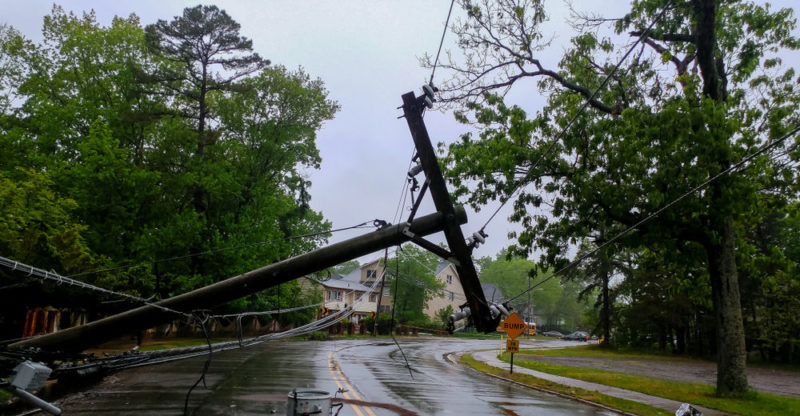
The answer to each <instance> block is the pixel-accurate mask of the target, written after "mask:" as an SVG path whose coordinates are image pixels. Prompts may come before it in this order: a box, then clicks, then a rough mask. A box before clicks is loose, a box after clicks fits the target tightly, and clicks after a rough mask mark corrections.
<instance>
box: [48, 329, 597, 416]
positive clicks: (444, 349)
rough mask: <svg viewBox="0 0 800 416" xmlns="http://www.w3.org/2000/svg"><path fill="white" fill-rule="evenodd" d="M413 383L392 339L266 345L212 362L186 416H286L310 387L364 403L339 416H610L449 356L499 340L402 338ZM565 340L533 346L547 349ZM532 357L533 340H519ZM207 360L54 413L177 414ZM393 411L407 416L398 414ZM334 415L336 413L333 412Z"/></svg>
mask: <svg viewBox="0 0 800 416" xmlns="http://www.w3.org/2000/svg"><path fill="white" fill-rule="evenodd" d="M398 341H399V342H400V345H401V347H402V348H403V352H404V353H405V355H406V356H407V358H408V362H409V365H410V368H411V373H412V374H413V377H412V375H410V374H409V370H408V368H407V367H406V364H405V360H404V359H403V356H402V354H401V352H400V350H398V349H397V347H396V346H395V345H394V343H393V342H392V341H391V339H378V340H363V339H359V340H343V341H327V342H313V341H285V342H271V343H265V344H262V345H259V346H255V347H251V348H248V349H245V350H234V351H227V352H223V353H219V354H215V355H214V356H213V358H212V362H211V366H210V367H209V371H208V373H207V374H206V386H207V388H204V387H203V385H202V383H201V384H200V385H199V386H198V387H197V388H196V389H195V390H194V391H193V392H192V394H191V396H190V398H189V405H188V408H189V414H196V415H269V414H278V415H284V414H286V401H287V399H288V392H289V391H291V389H292V388H294V387H301V388H314V389H317V390H324V391H327V392H331V393H334V392H336V391H337V389H339V388H344V389H346V390H348V391H347V392H345V393H343V394H338V396H339V397H342V396H343V397H344V398H346V399H350V400H360V401H363V402H369V403H370V404H369V405H363V404H362V405H354V404H345V405H344V407H343V409H342V410H341V412H340V413H339V415H340V416H349V415H355V416H383V415H398V414H419V415H610V414H613V413H610V412H608V411H606V410H602V409H598V408H595V407H592V406H587V405H584V404H581V403H577V402H574V401H571V400H568V399H563V398H559V397H556V396H552V395H549V394H545V393H541V392H538V391H535V390H531V389H528V388H524V387H520V386H517V385H514V384H511V383H507V382H504V381H501V380H497V379H494V378H490V377H488V376H485V375H483V374H481V373H478V372H476V371H474V370H472V369H470V368H467V367H465V366H463V365H461V364H457V363H456V358H455V356H454V354H458V353H462V352H468V351H472V350H478V349H488V348H499V347H500V341H499V340H465V339H455V338H432V337H418V338H400V339H398ZM559 343H563V341H536V342H535V344H536V345H537V346H541V347H554V346H557V345H559ZM521 344H522V345H521V347H523V348H530V347H531V346H532V344H534V341H527V340H523V341H522V343H521ZM204 361H205V359H204V358H193V359H188V360H183V361H177V362H172V363H167V364H161V365H155V366H148V367H141V368H135V369H129V370H125V371H122V372H119V373H116V374H115V375H113V376H110V377H107V378H106V379H104V380H103V381H102V382H101V383H99V384H97V385H95V386H93V387H92V388H91V389H89V390H86V391H83V392H81V393H77V394H73V395H71V396H69V397H67V398H65V399H63V400H61V401H60V402H61V403H60V404H61V405H62V408H63V410H64V414H65V415H86V414H91V415H98V414H114V415H180V414H183V407H184V400H185V398H186V393H187V391H188V390H189V387H190V386H191V385H192V384H193V383H194V382H195V381H196V380H197V379H198V377H199V376H200V374H201V370H202V368H203V363H204ZM398 407H401V408H403V409H406V410H408V411H410V412H412V413H401V412H400V411H399V410H398ZM334 413H335V412H334Z"/></svg>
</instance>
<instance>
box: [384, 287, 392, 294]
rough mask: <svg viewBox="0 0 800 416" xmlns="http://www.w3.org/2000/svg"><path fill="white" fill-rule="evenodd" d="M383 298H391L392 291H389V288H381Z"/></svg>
mask: <svg viewBox="0 0 800 416" xmlns="http://www.w3.org/2000/svg"><path fill="white" fill-rule="evenodd" d="M383 296H392V291H391V290H389V286H386V287H385V288H383Z"/></svg>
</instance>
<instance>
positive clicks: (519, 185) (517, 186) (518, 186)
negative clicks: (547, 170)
mask: <svg viewBox="0 0 800 416" xmlns="http://www.w3.org/2000/svg"><path fill="white" fill-rule="evenodd" d="M673 1H674V0H669V1H668V2H667V4H665V5H664V7H663V8H662V9H661V12H660V13H659V14H658V15H657V16H656V17H655V19H653V21H652V22H651V23H650V25H649V26H648V27H647V29H645V31H644V32H642V34H641V35H639V37H637V38H636V41H635V42H633V45H631V46H630V48H628V51H627V52H625V54H624V55H623V56H622V58H620V60H619V62H617V64H616V65H615V66H614V68H612V69H611V72H609V73H608V75H607V76H606V77H605V79H603V82H601V83H600V85H599V86H598V87H597V88H596V89H595V90H594V92H592V94H591V95H590V96H589V98H587V99H586V100H585V101H584V103H583V105H581V108H580V109H578V112H577V113H575V115H574V116H573V117H572V118H571V119H570V120H569V122H568V123H567V125H566V126H564V128H562V129H561V131H560V132H559V133H558V134H557V135H556V137H555V138H554V139H553V140H552V141H551V142H550V145H549V146H548V147H547V149H546V150H545V151H544V153H542V155H541V156H539V158H538V159H537V160H536V162H535V163H534V164H533V165H532V166H531V167H530V168H528V171H527V173H525V175H524V176H523V177H522V178H521V179H520V180H519V181H517V183H516V184H514V188H513V190H512V191H511V193H510V194H509V195H508V197H507V198H505V199H504V200H503V201H502V202H501V203H500V206H499V207H497V209H496V210H495V211H494V212H493V213H492V215H491V216H490V217H489V219H488V220H487V221H486V223H484V224H483V226H482V227H481V228H480V230H481V231H484V230H485V229H486V226H487V225H489V223H490V222H491V221H492V220H493V219H494V217H495V216H496V215H497V213H499V212H500V210H501V209H503V207H504V206H505V205H506V203H508V201H510V200H511V199H512V198H513V197H514V195H516V193H517V191H519V190H520V189H522V185H524V183H525V182H526V181H527V178H528V176H529V175H530V174H531V172H532V171H533V169H535V168H536V167H537V166H538V165H539V163H540V162H541V161H542V160H544V158H545V156H547V154H549V153H550V152H551V151H552V150H553V148H555V145H556V143H558V142H559V141H560V140H561V139H562V138H563V137H564V135H565V134H566V133H567V132H568V131H569V129H570V128H572V125H573V124H574V123H575V121H577V120H578V117H580V115H581V114H582V113H583V112H584V111H585V110H586V108H588V107H589V103H590V102H591V101H592V100H593V99H594V98H595V97H596V96H597V94H599V93H600V90H602V89H603V87H605V86H606V84H607V83H608V81H609V80H610V79H611V78H612V77H613V76H614V74H616V73H617V70H618V69H619V67H620V65H622V63H623V62H625V60H626V59H628V56H630V54H631V53H632V52H633V50H634V49H636V46H637V45H639V43H640V42H641V41H642V39H644V38H646V37H647V35H648V34H649V33H650V31H651V30H652V29H653V26H655V24H656V23H658V21H659V20H661V18H662V17H664V14H665V13H666V12H667V10H669V8H670V6H671V5H672V2H673Z"/></svg>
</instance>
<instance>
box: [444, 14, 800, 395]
mask: <svg viewBox="0 0 800 416" xmlns="http://www.w3.org/2000/svg"><path fill="white" fill-rule="evenodd" d="M673 3H674V4H673V5H671V6H670V7H668V8H667V9H663V7H664V5H663V2H660V1H654V0H643V1H635V2H634V3H633V5H632V7H631V12H630V13H628V14H627V15H626V16H624V17H623V18H620V19H597V20H584V23H585V24H584V25H582V26H580V27H579V28H578V29H579V33H578V34H577V35H576V37H574V38H573V39H572V47H571V48H570V49H569V50H568V51H567V52H566V53H565V56H564V58H563V59H562V61H561V62H560V65H559V69H558V70H554V69H550V68H546V67H544V65H543V64H542V63H541V62H540V61H539V59H537V55H538V52H539V51H540V50H541V48H543V47H544V46H545V43H544V42H542V35H541V33H540V32H539V30H538V25H539V23H541V22H542V21H543V19H544V18H545V17H544V16H545V15H544V9H543V5H542V2H540V1H536V0H530V1H527V2H523V3H521V4H519V3H518V2H513V1H499V2H490V1H481V2H479V3H473V2H471V1H464V2H462V6H463V7H464V8H465V9H466V10H467V14H468V17H467V20H466V21H465V22H463V24H462V25H460V26H458V27H457V28H456V29H455V32H456V34H457V35H458V36H459V45H460V46H461V47H462V48H463V49H464V54H465V57H466V58H465V59H464V60H463V62H451V63H450V64H449V65H448V66H449V67H450V68H451V69H452V70H453V71H454V73H455V76H454V77H453V79H452V80H451V82H450V83H448V84H447V85H445V86H444V88H443V91H445V92H446V93H447V94H449V95H448V97H449V99H450V100H466V109H467V110H469V111H472V113H473V116H472V117H473V118H472V119H469V117H468V116H467V115H466V114H464V113H458V114H457V116H458V117H459V119H461V120H462V121H471V120H472V121H476V122H477V123H478V125H479V126H480V132H479V136H480V138H479V139H478V140H475V139H474V138H473V137H472V135H470V134H467V135H465V136H464V137H463V139H462V141H461V142H458V143H455V144H453V145H451V146H450V147H449V149H448V150H449V153H448V156H447V157H446V158H445V163H447V164H448V165H449V166H450V167H452V169H451V170H450V173H449V175H450V178H451V180H452V181H453V183H454V184H455V185H456V186H457V188H458V191H457V192H456V194H457V195H461V196H464V195H468V200H469V201H470V202H471V203H473V205H480V204H483V203H485V202H486V201H488V200H490V199H493V198H509V197H511V195H512V194H513V193H514V191H515V190H517V189H518V188H520V187H521V188H522V192H521V193H520V195H519V197H518V198H517V199H516V201H515V205H514V208H515V210H514V214H513V215H512V217H511V218H512V219H513V220H516V221H519V222H521V223H522V225H523V226H524V229H523V231H522V232H520V233H519V235H518V241H519V246H518V251H519V252H521V253H523V254H525V253H529V252H530V251H531V250H532V249H533V248H541V249H544V250H545V254H543V255H542V257H541V260H540V261H541V263H542V265H544V266H549V267H555V268H556V269H559V268H560V267H561V266H563V265H564V264H566V262H565V260H566V259H564V255H563V253H565V252H566V248H567V246H568V244H570V242H574V241H575V239H578V238H582V237H583V236H585V235H586V234H587V233H590V232H592V231H598V230H602V229H612V228H616V229H624V228H627V227H634V228H635V230H636V232H635V233H632V234H628V235H627V236H626V237H624V238H622V239H620V240H619V241H618V242H617V244H619V245H620V246H622V247H628V248H630V249H631V250H634V251H636V250H640V249H641V248H642V247H650V248H656V249H657V250H658V251H659V252H665V253H668V256H665V257H664V258H663V259H662V260H664V261H676V262H680V261H681V260H680V253H682V252H691V253H696V252H697V248H700V249H701V250H702V252H703V256H702V258H699V259H698V258H693V259H694V260H696V261H699V262H701V263H702V264H703V265H704V271H705V273H707V275H708V277H709V279H710V282H711V288H712V294H713V296H712V298H713V300H714V302H713V305H714V313H715V316H716V331H717V333H716V340H717V355H718V371H717V374H718V378H717V392H718V394H729V393H730V394H740V393H742V392H743V391H744V390H746V388H747V379H746V375H745V356H746V351H745V339H744V331H743V327H742V315H741V307H740V296H739V288H738V280H739V279H738V274H737V264H736V261H735V252H736V251H735V248H736V241H737V230H736V229H737V224H741V222H742V221H744V220H745V219H746V218H748V217H750V216H753V215H757V213H755V212H754V210H753V208H754V207H755V206H756V205H757V204H756V203H755V202H756V201H757V199H758V197H759V194H758V191H759V187H760V184H761V183H764V182H765V181H767V180H768V179H767V178H768V177H769V176H770V175H773V174H781V175H783V174H785V173H784V171H785V167H782V166H780V165H778V164H774V163H773V162H772V160H770V159H769V158H767V157H760V158H757V159H756V160H755V161H754V162H752V163H751V166H752V168H751V169H749V170H746V171H742V172H739V173H737V174H735V175H727V176H723V177H721V178H718V179H716V180H715V181H713V182H711V183H710V184H709V185H708V187H707V188H706V189H705V190H704V191H703V192H700V193H695V194H692V195H690V196H688V197H687V198H684V199H683V200H682V202H681V203H680V204H679V205H676V206H672V207H671V208H670V209H669V210H668V211H666V212H664V213H662V214H660V215H659V217H658V219H657V220H655V221H649V222H641V220H643V219H644V218H647V217H648V216H649V215H651V214H653V213H656V212H659V210H660V209H661V208H663V207H665V206H666V204H667V203H669V202H671V201H674V200H677V199H678V198H679V197H681V196H682V195H683V194H684V193H685V192H686V191H687V190H689V189H692V187H694V186H697V185H699V184H700V183H702V182H703V181H704V180H706V179H707V178H709V177H712V176H714V175H717V174H718V173H719V172H721V171H723V170H725V169H727V168H728V167H730V166H732V165H733V164H734V163H736V162H737V161H738V160H739V159H741V158H742V157H743V156H744V155H746V154H749V153H752V152H753V151H754V149H756V148H757V147H758V146H760V145H761V144H763V143H767V142H769V141H770V140H775V139H777V138H779V137H781V136H782V135H783V134H784V133H785V132H787V131H789V130H790V128H791V127H790V126H791V125H792V124H793V123H794V122H796V121H797V120H798V110H797V107H796V106H795V107H792V105H794V104H791V103H796V102H797V99H798V94H797V91H796V90H795V89H794V88H792V86H791V79H792V77H793V75H792V74H793V71H792V70H791V69H789V70H786V71H785V72H779V71H781V67H780V59H779V57H778V52H779V48H790V49H796V48H797V47H798V41H797V40H796V39H795V38H794V37H793V36H792V35H791V31H792V29H793V28H794V20H793V19H791V10H779V11H776V12H772V11H770V10H769V8H768V7H761V6H756V5H753V4H749V3H744V2H726V3H724V4H720V2H718V1H716V0H695V1H676V2H673ZM662 12H663V16H662V15H661V13H662ZM609 21H610V22H614V24H615V25H614V29H615V30H616V32H617V34H619V35H622V34H623V33H624V32H627V34H628V35H630V36H631V37H632V39H638V38H641V45H640V46H638V47H637V52H636V53H635V54H634V58H632V59H628V60H627V61H625V62H624V63H623V67H622V68H620V70H619V71H616V72H613V70H614V63H612V62H613V61H612V58H614V57H613V56H612V55H613V51H614V49H615V46H614V43H613V42H612V41H611V39H610V38H601V37H599V36H598V34H597V32H596V31H595V30H594V29H595V28H596V27H597V25H598V24H602V22H609ZM598 22H599V23H598ZM651 22H654V24H655V26H654V28H653V30H652V31H649V32H647V33H645V29H646V28H647V27H648V25H649V24H650V23H651ZM614 61H615V59H614ZM692 64H693V65H694V68H696V69H697V71H691V70H689V66H690V65H692ZM775 74H777V76H772V75H775ZM526 78H533V79H538V81H539V83H538V86H539V87H540V90H541V91H543V92H546V93H547V94H549V96H548V104H547V105H546V106H545V107H544V109H542V110H541V111H540V112H539V113H537V114H536V116H534V117H532V118H529V117H528V115H527V114H526V113H525V111H523V110H522V109H521V108H519V107H516V106H507V105H506V104H505V103H504V102H503V100H502V98H501V97H499V96H496V95H492V94H491V92H492V91H494V90H496V89H498V88H511V87H516V86H517V85H519V84H517V82H518V81H520V80H522V79H526ZM606 78H609V82H607V83H605V82H604V80H605V79H606ZM767 80H769V81H767ZM777 85H780V87H777ZM596 89H599V93H598V94H596V95H595V94H593V91H594V90H596ZM754 91H757V93H754ZM759 94H760V95H761V97H762V99H757V98H756V97H757V95H759ZM583 102H587V103H588V108H587V109H586V110H585V111H582V110H581V108H582V104H583ZM790 175H793V174H791V173H790ZM467 180H475V181H480V183H481V186H479V187H478V188H477V189H475V190H474V191H471V190H469V189H468V188H467V186H466V185H465V182H466V181H467ZM543 204H546V205H549V206H550V207H551V210H550V212H549V215H534V214H532V213H534V212H537V211H536V209H538V208H539V207H540V206H541V205H543Z"/></svg>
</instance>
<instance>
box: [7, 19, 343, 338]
mask: <svg viewBox="0 0 800 416" xmlns="http://www.w3.org/2000/svg"><path fill="white" fill-rule="evenodd" d="M239 29H240V27H239V24H238V23H236V22H235V21H234V20H233V19H232V18H231V17H230V16H229V15H228V14H227V13H226V12H225V11H224V10H220V9H218V8H217V7H215V6H196V7H190V8H186V9H185V10H184V11H183V13H182V15H180V16H175V17H174V18H173V19H172V20H169V21H166V20H159V21H158V22H156V23H154V24H151V25H147V26H146V27H143V26H142V25H141V23H140V21H139V18H138V17H137V16H136V15H130V16H128V17H115V18H114V19H113V21H112V22H111V24H110V25H108V26H104V25H101V24H99V23H98V22H97V20H96V17H95V15H94V12H85V13H83V14H82V15H80V16H79V15H76V14H74V13H71V12H70V13H67V12H65V11H64V10H63V9H62V8H61V7H58V6H54V7H53V9H52V11H51V13H50V14H49V15H47V16H46V17H45V18H44V21H43V25H42V35H43V39H42V41H41V42H39V43H36V42H33V41H31V40H29V39H26V38H25V37H24V36H22V35H21V34H20V33H19V32H18V31H17V30H16V29H15V28H13V27H12V26H8V25H5V26H0V149H2V150H1V151H0V253H2V255H3V256H7V257H10V258H13V259H14V260H16V261H19V262H23V263H27V264H31V265H34V266H36V267H40V268H43V269H46V270H53V271H56V272H57V273H60V274H62V275H66V276H73V277H75V278H76V279H79V280H83V281H86V282H89V283H92V284H96V285H99V286H102V287H105V288H108V289H112V290H116V291H121V292H125V293H130V294H134V295H137V296H142V297H148V298H152V299H159V298H165V297H169V296H172V295H175V294H178V293H181V292H185V291H188V290H191V289H193V288H196V287H199V286H203V285H206V284H209V283H212V282H215V281H219V280H222V279H225V278H227V277H230V276H234V275H236V274H239V273H242V272H245V271H248V270H251V269H254V268H256V267H260V266H263V265H265V264H269V263H272V262H275V261H277V260H280V259H284V258H286V257H289V256H292V255H296V254H299V253H302V252H306V251H308V250H311V249H313V248H315V247H316V246H317V245H318V244H319V243H320V242H322V241H324V240H325V235H324V233H323V234H322V235H320V236H318V237H314V238H304V239H287V237H290V236H294V235H299V234H308V233H317V232H324V231H326V230H329V229H330V224H329V223H328V222H327V221H326V220H325V219H324V218H323V216H322V214H321V213H320V212H315V211H314V210H312V209H311V208H310V207H309V194H308V188H309V186H310V183H309V181H308V180H307V178H306V176H305V175H304V171H305V170H307V169H312V168H319V164H320V155H319V151H318V150H317V147H316V144H315V140H316V134H317V131H318V130H319V129H320V127H321V126H322V124H323V123H324V122H325V121H327V120H330V119H332V118H333V116H334V114H335V113H336V111H337V110H338V108H339V106H338V104H337V103H336V102H335V101H333V100H331V99H330V98H329V97H328V92H327V91H326V89H325V86H324V84H323V82H322V81H321V80H319V79H317V78H314V77H312V76H310V75H309V74H307V73H305V72H304V71H303V70H302V69H296V70H290V69H287V68H285V67H283V66H280V65H276V64H272V63H270V61H269V60H267V59H264V58H262V57H261V56H259V55H258V54H257V53H254V52H253V45H252V41H251V40H249V39H247V38H245V37H244V36H241V35H240V33H239ZM0 277H2V279H3V281H4V283H3V285H2V286H4V289H8V288H10V287H12V286H14V287H18V286H20V285H22V286H25V285H28V286H31V285H32V283H31V282H28V281H26V280H25V279H24V278H20V277H19V276H14V275H12V274H9V273H7V272H6V271H0ZM0 290H3V289H0ZM58 290H63V289H62V288H59V289H58ZM6 293H10V292H6ZM304 296H306V295H305V294H303V293H301V292H300V290H299V287H298V286H297V285H296V284H295V283H294V282H292V283H288V284H283V285H280V286H279V287H275V288H272V289H270V290H267V291H264V292H262V293H258V294H254V295H252V296H249V297H247V298H245V299H242V300H239V301H237V302H234V303H233V304H231V305H229V306H228V309H232V310H245V309H248V310H250V309H262V308H283V307H288V306H293V305H296V304H298V303H300V302H303V301H305V299H304ZM68 300H69V296H67V297H62V299H61V301H62V303H64V302H68ZM4 317H5V318H4V319H5V320H6V322H5V323H6V324H7V323H9V322H8V319H11V318H9V317H8V315H6V314H4ZM17 336H18V335H17Z"/></svg>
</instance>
